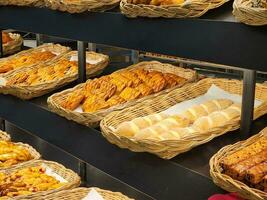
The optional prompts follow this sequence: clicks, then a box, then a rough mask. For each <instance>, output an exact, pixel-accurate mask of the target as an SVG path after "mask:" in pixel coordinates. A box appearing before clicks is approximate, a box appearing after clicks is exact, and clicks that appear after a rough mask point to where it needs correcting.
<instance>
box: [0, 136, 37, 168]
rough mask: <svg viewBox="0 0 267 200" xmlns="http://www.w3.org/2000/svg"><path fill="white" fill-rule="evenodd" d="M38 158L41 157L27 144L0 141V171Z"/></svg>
mask: <svg viewBox="0 0 267 200" xmlns="http://www.w3.org/2000/svg"><path fill="white" fill-rule="evenodd" d="M40 157H41V155H40V154H39V153H38V152H37V151H36V150H35V149H34V148H33V147H31V146H30V145H28V144H23V143H20V142H19V143H13V142H10V141H1V140H0V170H2V169H6V168H9V167H11V166H15V165H18V164H21V163H23V162H27V161H30V160H37V159H40Z"/></svg>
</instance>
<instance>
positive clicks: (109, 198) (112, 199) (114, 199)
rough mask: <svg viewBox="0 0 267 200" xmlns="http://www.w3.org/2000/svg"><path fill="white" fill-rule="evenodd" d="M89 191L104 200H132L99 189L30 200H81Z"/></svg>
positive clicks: (86, 189)
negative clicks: (97, 194) (94, 191)
mask: <svg viewBox="0 0 267 200" xmlns="http://www.w3.org/2000/svg"><path fill="white" fill-rule="evenodd" d="M91 189H95V190H96V191H97V192H98V193H99V194H100V195H101V196H102V197H103V198H104V200H133V199H130V198H128V197H127V196H125V195H123V194H121V193H120V192H111V191H108V190H102V189H99V188H81V187H80V188H75V189H72V190H65V191H61V192H57V193H54V194H50V195H48V196H44V197H43V198H42V199H40V198H32V199H31V200H55V199H56V200H67V199H72V200H82V199H83V198H84V197H86V195H87V194H88V193H89V192H90V190H91Z"/></svg>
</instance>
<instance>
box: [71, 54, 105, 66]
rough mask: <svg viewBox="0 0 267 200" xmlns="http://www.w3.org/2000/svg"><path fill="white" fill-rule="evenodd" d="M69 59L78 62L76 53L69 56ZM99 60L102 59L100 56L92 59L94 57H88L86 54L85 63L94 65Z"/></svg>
mask: <svg viewBox="0 0 267 200" xmlns="http://www.w3.org/2000/svg"><path fill="white" fill-rule="evenodd" d="M70 61H76V62H78V56H77V55H73V56H71V58H70ZM101 61H102V59H101V58H97V59H94V58H90V57H88V56H86V63H87V64H91V65H96V64H98V63H100V62H101Z"/></svg>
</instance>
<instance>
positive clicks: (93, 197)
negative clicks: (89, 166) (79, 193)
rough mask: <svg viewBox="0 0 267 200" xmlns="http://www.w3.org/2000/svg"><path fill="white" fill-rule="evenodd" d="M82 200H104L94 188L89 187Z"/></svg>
mask: <svg viewBox="0 0 267 200" xmlns="http://www.w3.org/2000/svg"><path fill="white" fill-rule="evenodd" d="M82 200H104V198H103V197H102V196H101V195H100V194H99V193H98V192H97V191H96V190H95V189H91V191H90V192H89V193H88V194H87V195H86V196H85V197H84V198H83V199H82Z"/></svg>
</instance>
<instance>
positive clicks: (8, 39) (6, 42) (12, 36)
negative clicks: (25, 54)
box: [2, 32, 23, 55]
mask: <svg viewBox="0 0 267 200" xmlns="http://www.w3.org/2000/svg"><path fill="white" fill-rule="evenodd" d="M2 43H3V54H4V55H8V54H13V53H15V52H18V51H20V49H21V45H22V44H23V39H22V37H21V35H20V34H17V33H7V32H2Z"/></svg>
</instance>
